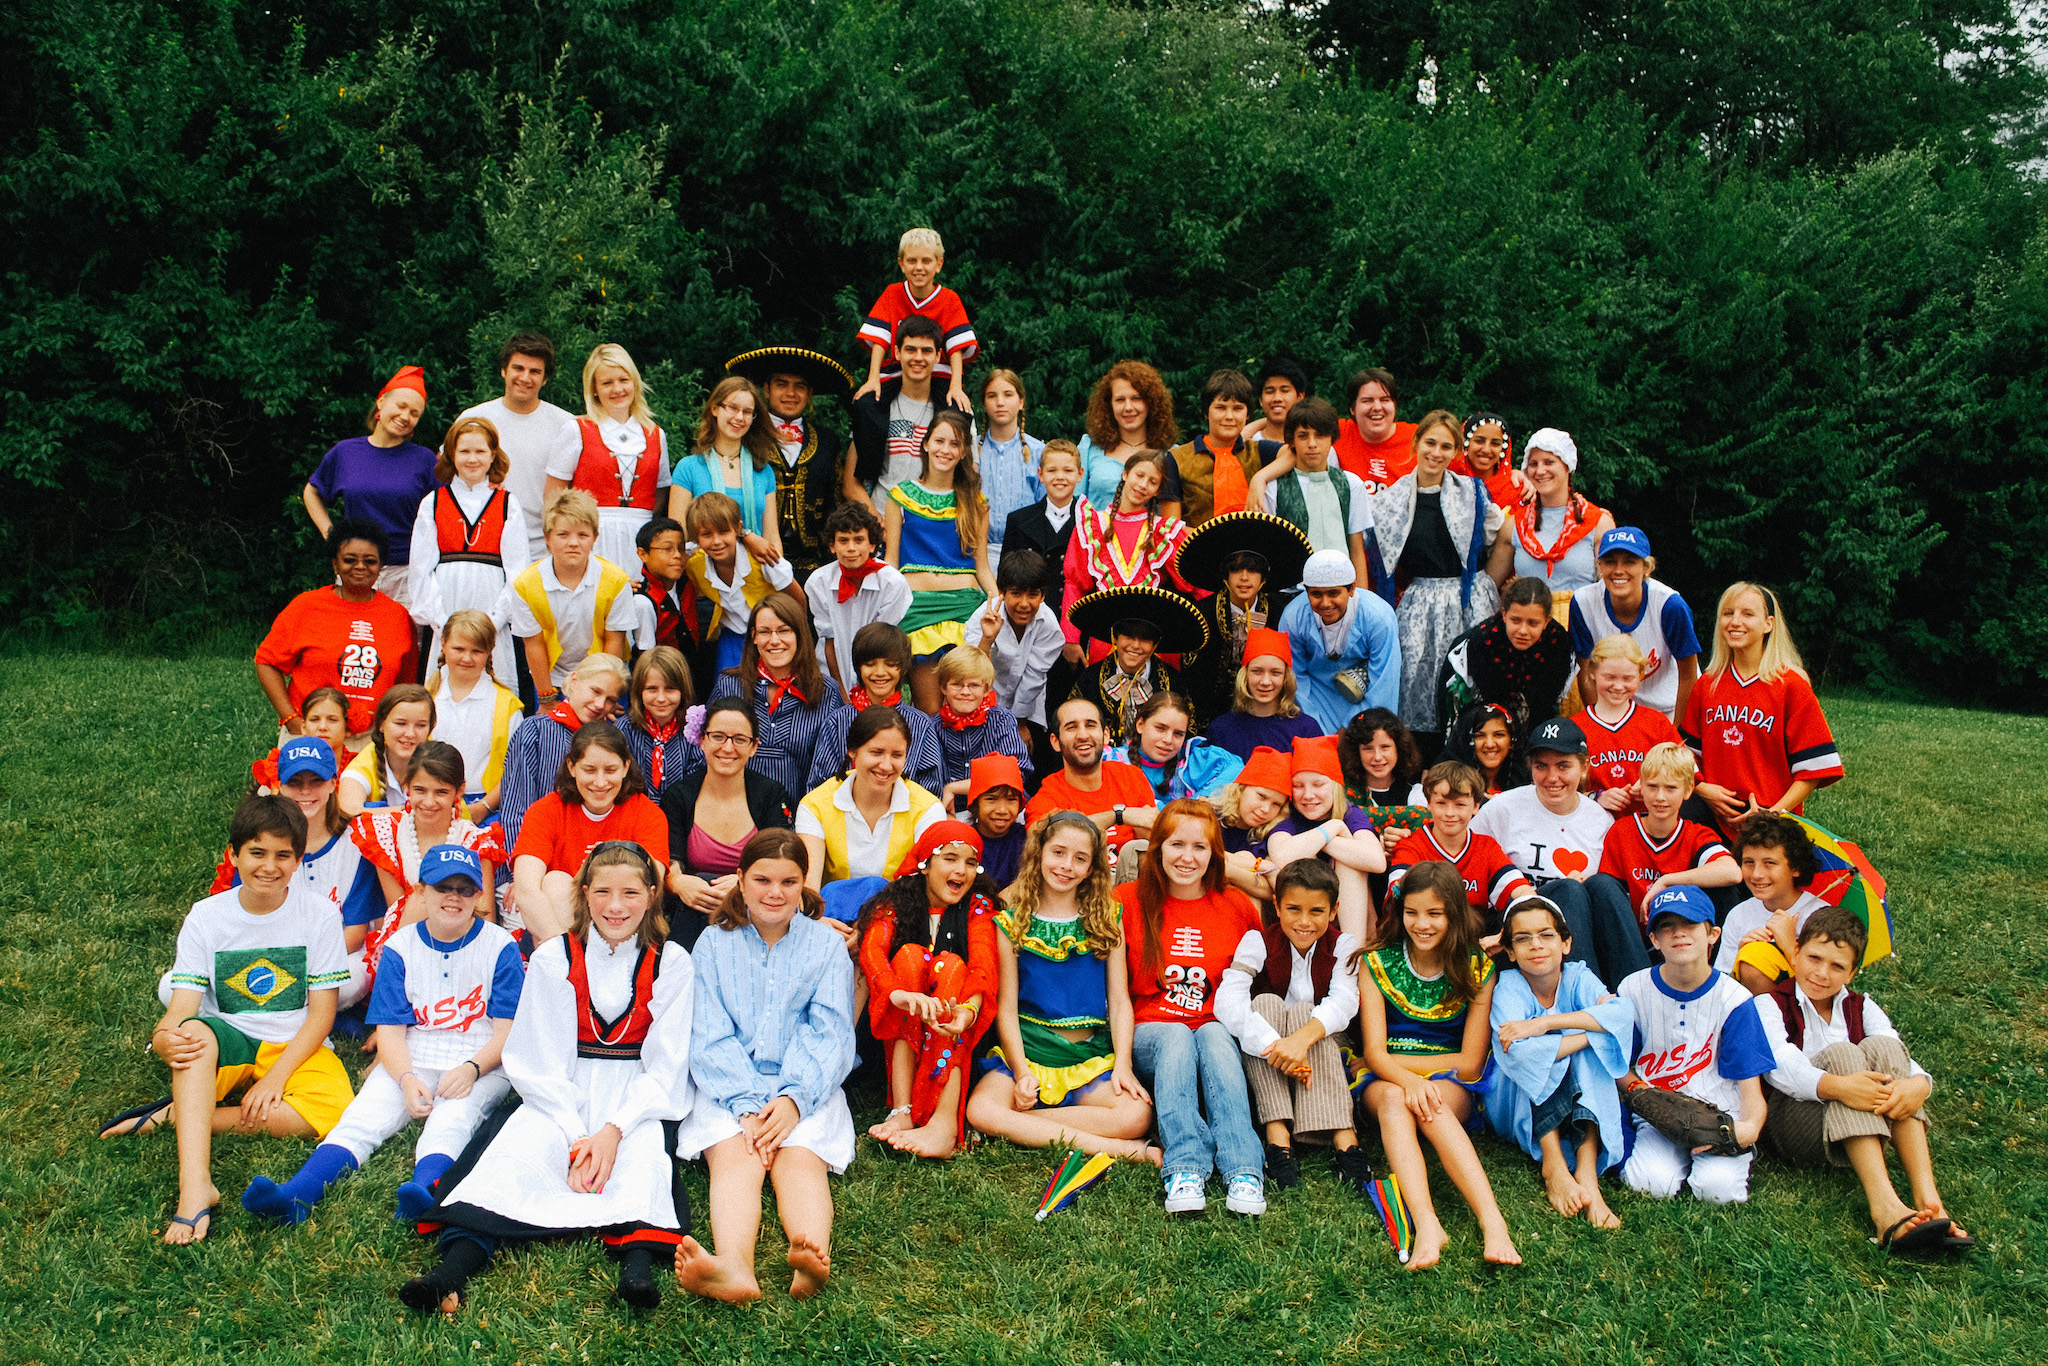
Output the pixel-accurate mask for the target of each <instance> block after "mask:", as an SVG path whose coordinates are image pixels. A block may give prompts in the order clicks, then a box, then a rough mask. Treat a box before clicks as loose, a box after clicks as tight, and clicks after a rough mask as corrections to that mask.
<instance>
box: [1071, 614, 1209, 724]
mask: <svg viewBox="0 0 2048 1366" xmlns="http://www.w3.org/2000/svg"><path fill="white" fill-rule="evenodd" d="M1067 619H1068V620H1069V621H1070V622H1072V623H1073V624H1074V625H1075V626H1076V627H1077V628H1079V630H1080V632H1081V634H1082V635H1083V636H1086V637H1088V638H1090V639H1093V640H1100V641H1108V640H1110V638H1111V637H1112V636H1114V635H1116V634H1118V633H1121V634H1124V635H1128V636H1134V637H1137V638H1140V639H1146V638H1149V639H1150V640H1151V641H1152V642H1153V649H1154V655H1153V657H1152V658H1151V659H1149V660H1147V661H1145V667H1144V669H1143V670H1142V671H1141V672H1139V673H1138V674H1137V675H1136V676H1135V677H1134V676H1132V675H1130V674H1126V673H1125V672H1124V671H1123V668H1122V666H1121V665H1119V664H1118V663H1117V657H1116V652H1115V651H1114V650H1112V651H1110V652H1109V654H1108V655H1107V656H1106V657H1104V658H1103V659H1102V660H1101V661H1100V662H1098V663H1095V664H1091V665H1089V666H1088V667H1087V668H1085V669H1083V670H1082V671H1081V673H1080V675H1079V676H1078V677H1076V678H1075V680H1074V686H1073V689H1072V690H1071V691H1070V692H1068V694H1067V698H1068V699H1072V698H1076V697H1085V698H1087V699H1088V700H1089V701H1091V702H1093V703H1095V705H1096V706H1098V707H1100V708H1102V728H1103V731H1104V733H1105V735H1106V743H1108V744H1111V745H1121V744H1124V743H1126V742H1127V741H1128V740H1129V739H1130V729H1131V718H1132V717H1133V715H1134V714H1135V713H1136V712H1137V709H1138V706H1139V704H1140V703H1142V702H1143V701H1144V700H1145V699H1146V698H1148V697H1150V696H1151V695H1152V694H1153V693H1156V692H1179V693H1185V692H1186V688H1185V687H1184V686H1183V685H1182V683H1181V680H1180V675H1179V674H1178V673H1176V672H1175V671H1174V670H1172V669H1170V668H1168V667H1167V666H1166V665H1164V664H1162V663H1160V662H1159V658H1158V656H1159V654H1162V653H1163V654H1194V653H1196V652H1198V651H1199V650H1201V649H1202V647H1203V646H1204V645H1206V644H1207V643H1208V640H1209V627H1208V625H1207V624H1206V623H1205V622H1204V621H1203V619H1202V612H1201V609H1200V608H1198V607H1196V606H1195V605H1194V604H1193V603H1192V602H1189V601H1188V600H1187V599H1186V598H1184V597H1182V596H1181V595H1180V594H1178V593H1169V592H1168V591H1167V590H1166V589H1164V588H1142V587H1134V588H1105V589H1102V590H1101V591H1099V592H1095V593H1090V594H1089V595H1088V596H1087V597H1085V598H1082V599H1081V600H1080V601H1078V602H1076V603H1075V604H1074V605H1073V607H1072V608H1070V609H1069V610H1068V613H1067ZM1200 724H1201V718H1200V717H1198V716H1191V717H1189V718H1188V729H1189V730H1190V732H1192V731H1194V730H1196V729H1198V728H1199V727H1200Z"/></svg>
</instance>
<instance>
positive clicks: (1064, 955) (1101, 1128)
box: [967, 811, 1160, 1167]
mask: <svg viewBox="0 0 2048 1366" xmlns="http://www.w3.org/2000/svg"><path fill="white" fill-rule="evenodd" d="M996 928H997V929H999V930H1001V931H1002V933H1001V934H1000V935H998V936H997V938H996V963H997V966H998V969H999V971H1000V974H1001V986H1000V995H999V997H998V1004H997V1007H996V1037H997V1038H998V1039H999V1040H1000V1041H1001V1042H999V1043H998V1044H997V1045H996V1046H995V1047H994V1048H991V1049H990V1050H989V1051H988V1054H987V1055H986V1056H985V1057H984V1058H983V1059H982V1061H981V1080H980V1081H979V1082H977V1083H976V1084H975V1087H974V1094H973V1095H972V1096H971V1097H969V1099H968V1102H967V1120H968V1122H969V1123H970V1124H972V1125H973V1126H974V1127H975V1128H976V1129H979V1130H980V1131H981V1132H983V1133H985V1134H995V1135H997V1136H999V1137H1002V1138H1007V1139H1009V1140H1010V1141H1011V1142H1012V1143H1015V1144H1017V1145H1019V1146H1020V1147H1026V1148H1044V1147H1049V1146H1051V1145H1052V1144H1055V1143H1059V1144H1064V1145H1066V1146H1068V1147H1073V1148H1078V1149H1080V1150H1081V1151H1082V1152H1084V1153H1112V1154H1114V1155H1116V1156H1118V1157H1129V1158H1133V1159H1136V1160H1139V1161H1144V1162H1150V1163H1151V1164H1152V1165H1153V1166H1155V1167H1156V1166H1158V1165H1159V1159H1160V1151H1159V1149H1158V1148H1156V1147H1153V1146H1152V1145H1150V1144H1148V1143H1146V1142H1145V1135H1146V1132H1147V1131H1148V1130H1150V1129H1151V1127H1152V1100H1151V1097H1150V1096H1148V1095H1147V1094H1146V1092H1145V1088H1144V1087H1142V1086H1140V1085H1139V1084H1138V1078H1137V1074H1136V1073H1134V1072H1132V1071H1131V1055H1130V1046H1129V1042H1128V1035H1129V1032H1130V1031H1129V1029H1128V1027H1126V1028H1125V1029H1123V1030H1122V1031H1118V1030H1116V1029H1113V1028H1112V1027H1111V1023H1110V1022H1111V1021H1112V1020H1122V1021H1125V1022H1126V1025H1128V1021H1129V1020H1130V1017H1131V993H1130V981H1129V976H1128V973H1127V972H1126V970H1125V967H1124V944H1123V907H1122V906H1121V905H1120V904H1118V902H1117V899H1116V897H1115V896H1113V895H1112V894H1111V892H1110V881H1109V853H1108V850H1107V849H1106V848H1105V847H1104V845H1103V839H1102V831H1101V830H1100V829H1099V828H1098V827H1097V826H1096V824H1095V822H1094V821H1091V820H1089V819H1088V818H1087V817H1086V816H1083V815H1081V814H1080V813H1078V812H1074V811H1060V812H1055V813H1054V814H1052V815H1051V816H1048V817H1047V818H1046V819H1045V820H1043V821H1041V822H1039V823H1038V825H1036V826H1035V827H1033V828H1032V831H1031V834H1030V837H1029V838H1028V839H1026V841H1025V843H1024V857H1023V862H1022V863H1021V864H1020V865H1019V868H1018V872H1017V882H1016V885H1015V886H1013V887H1011V888H1010V890H1009V897H1008V903H1007V904H1006V905H1005V906H1004V907H1003V909H1002V910H1000V911H998V912H997V913H996ZM1119 1032H1121V1033H1123V1034H1124V1035H1125V1036H1126V1042H1125V1045H1124V1047H1123V1049H1122V1050H1121V1051H1119V1050H1118V1048H1117V1047H1116V1043H1115V1036H1116V1035H1117V1033H1119Z"/></svg>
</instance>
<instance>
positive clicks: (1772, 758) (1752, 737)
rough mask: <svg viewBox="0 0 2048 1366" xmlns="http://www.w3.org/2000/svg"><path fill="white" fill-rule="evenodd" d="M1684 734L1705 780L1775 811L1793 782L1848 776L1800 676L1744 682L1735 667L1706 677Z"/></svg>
mask: <svg viewBox="0 0 2048 1366" xmlns="http://www.w3.org/2000/svg"><path fill="white" fill-rule="evenodd" d="M1679 729H1680V730H1681V731H1682V732H1683V733H1684V735H1685V742H1686V744H1688V745H1690V746H1692V752H1693V753H1694V754H1695V755H1697V756H1698V758H1699V765H1700V781H1701V782H1707V783H1718V784H1720V785H1721V786H1722V787H1725V788H1728V789H1730V790H1731V791H1733V792H1734V793H1735V797H1736V800H1737V801H1744V802H1746V801H1748V799H1749V798H1751V797H1755V798H1756V800H1757V803H1758V804H1759V805H1761V806H1769V805H1771V804H1772V803H1774V802H1776V801H1777V800H1778V798H1780V797H1782V796H1784V795H1785V789H1786V788H1788V787H1790V786H1792V784H1793V782H1794V781H1795V780H1798V779H1802V778H1803V779H1805V780H1806V781H1807V782H1810V783H1812V784H1814V785H1815V786H1816V787H1826V786H1827V785H1828V784H1829V783H1832V782H1834V781H1835V780H1837V779H1838V778H1840V777H1841V776H1842V755H1841V752H1840V751H1839V750H1837V749H1836V748H1835V735H1834V732H1833V731H1831V730H1829V729H1828V718H1827V716H1826V715H1825V714H1824V713H1822V711H1821V709H1820V699H1819V698H1817V697H1815V696H1814V695H1813V684H1811V683H1809V682H1808V681H1807V679H1806V675H1805V674H1803V673H1800V672H1799V671H1798V670H1796V669H1787V670H1786V671H1785V672H1784V673H1781V674H1779V675H1778V676H1777V678H1775V679H1771V680H1766V679H1763V678H1744V677H1743V676H1742V675H1740V674H1738V673H1737V672H1736V671H1735V670H1734V669H1733V668H1732V667H1731V668H1729V669H1727V670H1725V671H1724V672H1722V673H1719V674H1701V675H1700V680H1699V682H1697V683H1695V684H1693V688H1692V695H1691V696H1690V697H1688V698H1687V699H1686V704H1685V716H1684V717H1683V718H1682V719H1681V724H1680V726H1679ZM1798 809H1799V808H1798V807H1794V808H1793V810H1795V811H1797V810H1798Z"/></svg>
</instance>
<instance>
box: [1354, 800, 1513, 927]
mask: <svg viewBox="0 0 2048 1366" xmlns="http://www.w3.org/2000/svg"><path fill="white" fill-rule="evenodd" d="M1431 862H1437V863H1449V864H1455V865H1456V866H1457V869H1458V875H1459V876H1460V877H1462V878H1464V879H1465V895H1466V896H1468V897H1470V898H1471V900H1472V904H1473V905H1474V906H1480V907H1487V906H1490V907H1492V908H1493V910H1494V912H1495V915H1494V916H1491V917H1488V924H1489V925H1491V924H1492V923H1493V921H1495V920H1497V919H1498V918H1499V913H1501V912H1504V911H1506V910H1507V908H1508V904H1509V903H1510V902H1512V901H1514V900H1515V898H1517V897H1520V896H1526V895H1528V894H1529V893H1530V892H1532V891H1534V890H1535V888H1533V887H1531V886H1530V885H1529V879H1528V878H1527V877H1525V876H1523V874H1522V870H1521V869H1519V868H1517V867H1515V865H1514V864H1513V863H1511V862H1509V860H1508V856H1507V855H1506V854H1505V853H1503V852H1502V850H1501V847H1500V845H1499V844H1497V843H1495V841H1494V840H1493V838H1492V836H1490V835H1481V834H1479V833H1477V832H1475V831H1467V832H1466V834H1465V848H1464V851H1463V852H1462V853H1460V854H1459V855H1458V856H1457V857H1456V858H1452V857H1451V856H1450V855H1449V854H1447V853H1445V852H1444V847H1443V846H1442V845H1441V844H1438V843H1437V842H1436V830H1435V828H1434V827H1433V826H1431V827H1425V828H1424V829H1421V830H1418V831H1416V832H1415V833H1414V834H1412V835H1410V836H1409V837H1408V838H1407V839H1405V840H1402V841H1401V842H1400V843H1399V844H1397V845H1395V846H1394V857H1393V859H1392V860H1391V861H1390V862H1389V863H1388V865H1387V883H1388V885H1389V887H1391V886H1392V885H1393V884H1395V883H1397V882H1399V881H1400V880H1401V879H1402V878H1404V877H1406V876H1407V875H1408V870H1409V869H1410V868H1413V867H1414V866H1415V865H1416V864H1418V863H1431ZM1487 932H1488V933H1489V934H1490V933H1492V930H1491V929H1489V930H1488V931H1487Z"/></svg>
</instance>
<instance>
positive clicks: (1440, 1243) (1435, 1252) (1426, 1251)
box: [1408, 1223, 1450, 1271]
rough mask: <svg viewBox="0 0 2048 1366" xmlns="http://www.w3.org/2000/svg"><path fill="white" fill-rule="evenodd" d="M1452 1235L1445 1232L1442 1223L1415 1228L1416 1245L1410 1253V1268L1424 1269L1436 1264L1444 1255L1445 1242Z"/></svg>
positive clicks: (1411, 1269) (1412, 1269)
mask: <svg viewBox="0 0 2048 1366" xmlns="http://www.w3.org/2000/svg"><path fill="white" fill-rule="evenodd" d="M1449 1241H1450V1235H1449V1234H1447V1233H1445V1232H1444V1226H1443V1225H1442V1224H1437V1223H1432V1224H1431V1225H1430V1226H1429V1227H1427V1228H1420V1227H1418V1228H1417V1229H1416V1230H1415V1246H1414V1247H1413V1248H1412V1249H1410V1251H1409V1253H1408V1269H1409V1270H1410V1271H1423V1270H1427V1269H1428V1268H1430V1267H1432V1266H1435V1265H1436V1264H1437V1262H1438V1261H1439V1260H1441V1259H1442V1257H1443V1255H1444V1244H1445V1243H1447V1242H1449Z"/></svg>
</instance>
